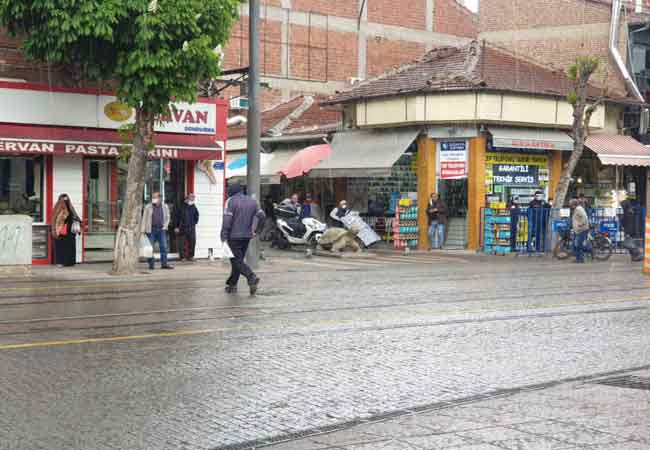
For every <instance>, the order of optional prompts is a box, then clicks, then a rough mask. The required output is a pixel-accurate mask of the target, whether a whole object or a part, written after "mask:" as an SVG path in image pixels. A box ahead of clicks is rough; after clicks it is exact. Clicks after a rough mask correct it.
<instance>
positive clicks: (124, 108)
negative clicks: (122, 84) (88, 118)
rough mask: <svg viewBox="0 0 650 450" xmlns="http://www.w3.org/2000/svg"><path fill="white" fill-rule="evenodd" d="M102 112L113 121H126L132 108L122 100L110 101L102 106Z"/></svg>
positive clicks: (131, 113) (131, 112) (130, 114)
mask: <svg viewBox="0 0 650 450" xmlns="http://www.w3.org/2000/svg"><path fill="white" fill-rule="evenodd" d="M104 114H106V117H108V118H109V119H111V120H112V121H114V122H126V121H127V120H129V119H130V118H131V116H132V115H133V109H131V107H130V106H129V105H127V104H125V103H122V102H117V101H115V102H111V103H109V104H107V105H106V106H104Z"/></svg>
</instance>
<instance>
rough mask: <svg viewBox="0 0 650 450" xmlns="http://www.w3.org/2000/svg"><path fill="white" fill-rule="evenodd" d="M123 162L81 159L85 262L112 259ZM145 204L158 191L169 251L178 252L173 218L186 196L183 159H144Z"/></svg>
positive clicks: (123, 177)
mask: <svg viewBox="0 0 650 450" xmlns="http://www.w3.org/2000/svg"><path fill="white" fill-rule="evenodd" d="M127 169H128V167H127V163H125V162H123V161H119V160H111V159H90V158H88V159H86V160H84V177H85V180H86V186H85V189H86V191H85V194H86V199H85V204H84V209H85V213H84V217H86V218H87V220H86V228H85V237H84V251H85V261H109V260H111V259H112V258H113V245H114V242H115V234H116V232H117V228H118V226H119V223H120V218H121V213H122V206H123V203H124V197H125V196H126V175H127ZM145 177H146V179H145V190H144V202H145V204H146V203H147V202H149V201H151V195H152V194H153V193H154V192H160V193H161V196H162V198H163V201H164V202H165V203H166V204H167V206H168V207H169V213H170V217H171V223H170V227H169V230H167V231H168V234H167V236H168V239H169V253H170V254H175V253H178V248H179V245H182V243H181V242H179V239H178V238H177V236H175V234H174V226H173V225H174V218H175V215H176V213H177V211H178V208H179V207H180V206H181V205H182V203H183V201H184V200H185V195H186V192H187V190H186V186H185V185H186V162H185V161H176V160H152V161H148V162H147V169H146V175H145Z"/></svg>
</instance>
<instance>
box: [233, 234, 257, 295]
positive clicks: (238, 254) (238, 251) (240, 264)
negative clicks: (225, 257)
mask: <svg viewBox="0 0 650 450" xmlns="http://www.w3.org/2000/svg"><path fill="white" fill-rule="evenodd" d="M249 242H250V239H232V240H229V241H228V246H229V247H230V250H231V251H232V254H233V257H232V258H230V265H231V267H232V269H231V271H230V277H228V279H227V280H226V284H227V285H228V286H233V287H235V286H237V283H239V277H240V275H243V276H244V277H246V279H247V280H248V284H251V283H252V282H254V281H255V280H256V279H257V276H256V275H255V273H254V272H253V271H252V270H251V268H250V267H248V264H246V261H245V260H244V259H245V258H246V251H247V250H248V244H249Z"/></svg>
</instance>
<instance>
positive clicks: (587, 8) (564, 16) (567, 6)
mask: <svg viewBox="0 0 650 450" xmlns="http://www.w3.org/2000/svg"><path fill="white" fill-rule="evenodd" d="M480 7H481V10H480V15H479V23H480V31H481V32H486V31H505V30H519V29H530V28H539V27H560V26H566V25H582V24H586V23H603V22H609V19H610V15H611V6H609V5H606V4H602V3H597V2H593V1H590V0H481V6H480Z"/></svg>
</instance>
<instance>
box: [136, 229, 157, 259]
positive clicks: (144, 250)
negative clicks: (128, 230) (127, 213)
mask: <svg viewBox="0 0 650 450" xmlns="http://www.w3.org/2000/svg"><path fill="white" fill-rule="evenodd" d="M138 254H139V255H140V258H153V246H152V245H151V241H150V240H149V238H148V237H147V235H146V234H144V233H142V234H141V235H140V240H139V241H138Z"/></svg>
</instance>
